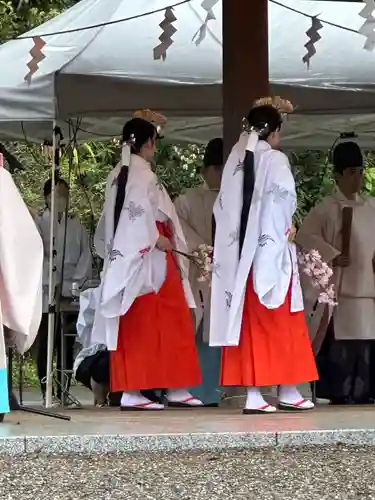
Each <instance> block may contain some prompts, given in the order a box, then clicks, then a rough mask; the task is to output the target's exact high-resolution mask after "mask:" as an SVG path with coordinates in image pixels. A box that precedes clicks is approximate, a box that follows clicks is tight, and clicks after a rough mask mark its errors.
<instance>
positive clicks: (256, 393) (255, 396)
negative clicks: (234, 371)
mask: <svg viewBox="0 0 375 500" xmlns="http://www.w3.org/2000/svg"><path fill="white" fill-rule="evenodd" d="M245 409H246V410H264V412H274V411H276V408H275V407H274V406H271V405H269V404H268V403H267V401H266V400H265V399H264V398H263V396H262V393H261V392H260V389H259V387H248V388H247V398H246V405H245Z"/></svg>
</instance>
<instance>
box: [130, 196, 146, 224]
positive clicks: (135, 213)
mask: <svg viewBox="0 0 375 500" xmlns="http://www.w3.org/2000/svg"><path fill="white" fill-rule="evenodd" d="M125 210H127V211H128V216H129V220H131V221H132V222H134V221H135V220H136V219H137V218H139V217H142V215H143V214H144V213H145V209H144V208H143V207H142V206H141V205H136V204H135V203H134V201H131V202H129V206H128V207H125Z"/></svg>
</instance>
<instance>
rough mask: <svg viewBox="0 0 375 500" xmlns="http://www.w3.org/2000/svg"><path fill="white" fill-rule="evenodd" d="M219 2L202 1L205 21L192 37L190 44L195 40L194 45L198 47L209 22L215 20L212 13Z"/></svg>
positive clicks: (204, 36)
mask: <svg viewBox="0 0 375 500" xmlns="http://www.w3.org/2000/svg"><path fill="white" fill-rule="evenodd" d="M218 1H219V0H203V2H202V4H201V7H202V8H203V9H204V10H205V11H206V12H207V14H206V19H205V21H204V23H203V24H202V26H201V27H200V28H199V30H198V31H197V32H196V33H195V35H194V36H193V40H192V42H194V40H195V45H197V46H198V45H200V44H201V43H202V42H203V40H204V39H205V38H206V35H207V26H208V22H209V21H214V20H216V16H215V13H214V10H213V9H214V7H215V5H216V4H217V2H218Z"/></svg>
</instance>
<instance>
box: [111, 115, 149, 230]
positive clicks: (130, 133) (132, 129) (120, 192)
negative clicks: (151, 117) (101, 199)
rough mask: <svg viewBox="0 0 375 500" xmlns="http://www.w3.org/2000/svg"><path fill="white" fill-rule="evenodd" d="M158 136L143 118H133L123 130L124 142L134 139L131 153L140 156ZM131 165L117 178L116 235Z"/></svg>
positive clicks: (123, 169)
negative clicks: (147, 143) (150, 141)
mask: <svg viewBox="0 0 375 500" xmlns="http://www.w3.org/2000/svg"><path fill="white" fill-rule="evenodd" d="M156 136H157V131H156V128H155V127H154V125H153V124H152V123H150V122H148V121H147V120H143V118H133V119H132V120H130V121H128V122H126V123H125V125H124V128H123V130H122V141H123V143H124V142H128V141H130V139H132V138H133V142H132V144H131V153H132V154H139V152H140V150H141V148H142V146H144V145H145V144H146V142H147V141H149V140H150V139H154V138H156ZM128 174H129V165H123V166H122V168H121V170H120V173H119V175H118V177H117V193H116V202H115V213H114V233H113V234H115V233H116V230H117V226H118V223H119V220H120V215H121V211H122V208H123V206H124V201H125V190H126V184H127V182H128Z"/></svg>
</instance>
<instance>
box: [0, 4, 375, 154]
mask: <svg viewBox="0 0 375 500" xmlns="http://www.w3.org/2000/svg"><path fill="white" fill-rule="evenodd" d="M281 3H283V4H284V5H286V6H290V7H293V8H295V9H298V10H300V11H303V12H305V13H306V14H309V15H316V14H320V16H319V17H320V18H321V19H324V20H326V21H330V22H334V23H336V24H339V25H342V26H346V27H348V28H352V29H355V30H357V29H359V27H360V26H361V24H362V23H363V19H362V18H361V17H359V16H358V13H359V11H360V9H361V4H357V3H343V4H341V5H340V9H338V4H337V2H326V1H324V2H322V1H307V0H281ZM170 4H171V2H170V0H137V1H136V2H135V1H134V0H133V1H132V0H111V1H110V2H108V0H82V1H81V2H79V3H78V4H76V5H75V6H74V7H72V8H71V9H69V10H67V11H66V12H64V13H63V14H61V15H60V16H58V17H56V18H55V19H52V20H51V21H49V22H47V23H45V24H43V25H42V26H40V27H38V28H36V29H34V30H32V31H31V32H29V33H28V34H27V35H29V36H34V35H42V34H46V33H53V32H56V31H62V30H71V29H74V28H79V27H83V26H90V25H95V24H97V23H102V22H109V21H114V20H117V19H121V18H127V17H133V16H137V15H140V14H142V13H146V12H149V11H151V10H157V9H165V8H166V7H168V6H169V5H170ZM220 4H221V2H220V3H218V4H217V5H216V7H215V9H214V10H215V15H216V18H217V19H216V20H213V21H210V22H209V31H208V33H207V37H206V39H205V40H204V41H203V42H202V43H201V45H200V46H198V47H197V46H196V45H195V44H194V43H192V37H193V35H194V34H195V32H196V31H197V30H198V29H199V27H200V26H201V24H202V22H203V21H204V17H205V14H206V13H205V11H204V10H203V9H202V7H201V0H191V2H189V3H185V4H182V5H180V6H178V7H176V8H175V9H174V13H175V16H176V17H177V21H176V22H175V23H174V26H175V27H176V28H177V32H176V33H175V35H174V36H173V40H174V43H173V44H172V46H171V47H170V48H169V49H168V52H167V59H166V60H165V61H164V62H162V61H154V60H153V48H154V47H155V46H156V45H157V44H158V43H159V40H158V37H159V36H160V34H161V28H160V27H159V23H160V22H161V21H162V20H163V19H164V12H163V11H160V12H158V13H154V14H151V15H148V16H144V17H140V18H137V19H133V20H129V21H125V22H121V23H117V24H112V25H108V26H104V27H98V28H93V29H90V30H84V31H78V32H73V33H66V34H57V35H53V36H48V37H43V39H44V40H45V41H46V43H47V44H46V46H45V47H44V49H43V53H44V54H45V56H46V58H45V59H44V60H43V61H42V62H41V63H40V64H39V70H38V71H37V73H35V75H34V76H33V77H32V80H31V83H30V84H28V83H27V82H25V81H24V78H25V75H26V74H27V72H28V68H27V63H28V62H29V61H30V58H31V56H30V55H29V51H30V49H31V48H32V47H33V41H32V40H31V39H22V40H14V41H10V42H7V43H5V44H3V45H2V46H0V64H1V67H2V68H7V70H6V71H3V74H2V78H1V81H0V96H1V99H0V139H2V140H14V139H24V138H27V139H28V140H30V141H42V140H44V139H45V138H49V137H50V136H51V130H52V122H53V120H55V119H56V120H59V124H60V125H61V124H62V125H65V128H67V124H66V122H67V121H68V120H69V118H72V119H77V118H79V119H80V125H79V126H80V130H79V134H78V137H79V139H81V140H84V139H88V138H91V139H92V138H105V137H110V136H116V135H119V132H120V130H121V128H122V125H123V123H124V119H126V118H128V117H129V116H131V114H132V112H133V111H134V110H136V109H140V108H152V109H156V110H160V111H162V112H163V113H164V114H166V116H167V118H168V126H167V130H166V132H165V133H166V135H167V136H168V137H171V138H174V139H176V140H183V141H198V142H204V141H206V140H208V139H210V138H212V137H214V136H218V135H221V134H222V119H221V116H222V99H221V82H222V43H221V31H222V29H221V27H222V15H221V5H220ZM269 17H270V80H271V89H272V93H273V94H276V95H282V96H283V97H286V98H288V99H290V100H291V101H292V102H293V104H294V105H297V111H296V114H295V115H293V116H292V117H291V119H290V120H289V121H288V123H287V124H286V126H285V130H284V131H283V132H284V134H283V135H284V146H285V147H289V148H292V149H297V148H302V147H308V148H317V149H319V148H327V147H330V146H331V144H332V143H333V141H334V140H335V138H336V137H337V135H338V133H340V132H345V131H346V132H347V131H352V130H354V131H355V132H356V133H357V134H358V135H359V139H360V142H361V143H362V145H363V146H365V147H367V148H374V149H375V134H374V129H375V123H374V119H375V92H374V88H375V87H374V84H373V81H374V75H373V73H374V70H373V67H374V64H373V63H374V61H375V52H367V51H365V50H363V44H364V41H365V39H364V37H363V36H362V35H360V34H357V33H352V32H349V31H346V30H341V29H338V28H335V27H332V26H329V25H326V24H325V25H324V27H323V29H322V30H321V31H320V34H321V36H322V39H321V40H320V41H319V42H317V43H316V49H317V54H316V55H315V56H314V57H313V58H312V60H311V68H310V69H309V70H308V69H307V68H306V66H304V65H303V63H302V56H303V55H304V53H305V48H304V44H305V43H306V41H307V36H306V34H305V32H306V30H307V29H309V27H310V24H311V21H310V19H309V18H307V17H304V16H301V15H300V14H297V13H295V12H292V11H290V10H287V9H285V8H284V7H282V6H280V5H277V4H274V3H272V2H270V6H269ZM250 104H251V103H249V106H250ZM246 111H247V110H244V113H246Z"/></svg>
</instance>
